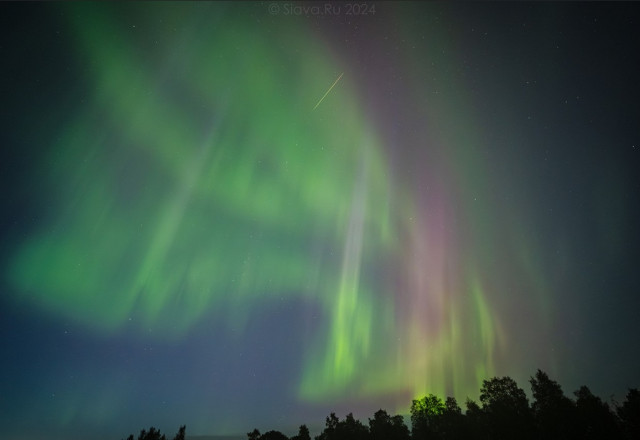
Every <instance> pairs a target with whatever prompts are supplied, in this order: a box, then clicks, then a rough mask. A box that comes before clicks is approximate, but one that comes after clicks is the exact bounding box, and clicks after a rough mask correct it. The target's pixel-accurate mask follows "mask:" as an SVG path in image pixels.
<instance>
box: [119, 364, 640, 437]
mask: <svg viewBox="0 0 640 440" xmlns="http://www.w3.org/2000/svg"><path fill="white" fill-rule="evenodd" d="M529 383H530V385H531V393H532V396H533V403H532V404H531V405H530V404H529V399H528V398H527V396H526V394H525V392H524V390H523V389H521V388H519V387H518V384H517V383H516V382H515V381H514V380H513V379H511V378H510V377H508V376H505V377H494V378H492V379H490V380H484V381H483V383H482V388H481V389H480V402H479V403H478V402H475V401H474V400H471V399H469V398H467V400H466V402H465V406H466V411H464V412H463V411H462V408H461V407H460V406H459V405H458V402H457V401H456V399H455V398H454V397H447V398H446V399H445V400H444V401H443V400H442V399H441V398H440V397H438V396H435V395H433V394H429V395H427V396H424V397H422V398H420V399H415V400H413V401H412V403H411V410H410V414H411V418H410V422H411V429H409V427H408V426H407V425H406V424H405V419H404V417H403V416H402V415H394V416H391V415H389V414H388V413H387V412H386V411H385V410H383V409H380V410H378V411H377V412H376V413H375V414H374V415H373V418H372V419H369V423H368V426H367V425H365V424H363V423H362V422H361V421H359V420H357V419H355V418H354V417H353V414H352V413H349V414H347V415H346V417H345V418H344V419H342V420H341V419H339V418H338V417H337V416H336V414H335V413H333V412H332V413H331V414H330V415H329V416H328V417H327V418H326V420H325V428H324V430H323V431H322V432H321V433H320V434H319V435H317V436H316V437H315V439H314V440H462V439H464V440H475V439H477V440H512V439H524V440H538V439H545V440H555V439H563V440H578V439H580V440H591V439H612V440H618V439H619V440H631V439H634V440H637V439H640V391H638V389H637V388H632V389H629V391H628V393H627V395H626V399H625V401H624V402H623V403H622V404H617V403H615V402H614V403H613V404H612V405H611V406H610V405H609V404H608V403H607V402H603V401H602V400H601V399H600V398H599V397H597V396H595V395H593V393H592V392H591V390H589V388H588V387H586V386H582V387H580V389H578V390H577V391H575V392H574V396H575V399H571V398H569V397H567V396H565V395H564V393H563V391H562V388H561V386H560V385H559V384H558V383H557V382H556V381H554V380H551V379H550V378H549V376H548V375H547V374H546V373H545V372H543V371H542V370H538V371H537V372H536V374H535V376H533V377H531V378H530V379H529ZM185 429H186V427H185V426H182V427H181V428H180V431H179V432H178V434H177V435H176V436H175V437H174V440H185ZM128 440H134V437H133V435H131V436H129V438H128ZM138 440H166V438H165V436H164V435H162V436H160V432H159V431H157V430H155V428H151V429H150V430H149V431H148V432H147V431H144V430H143V431H142V432H141V433H140V435H139V436H138ZM247 440H311V436H310V434H309V429H308V428H307V426H306V425H302V426H300V428H299V431H298V434H297V435H295V436H293V437H290V438H289V437H287V436H286V435H285V434H283V433H282V432H280V431H268V432H265V433H264V434H261V433H260V431H259V430H257V429H254V430H253V431H251V432H249V433H247Z"/></svg>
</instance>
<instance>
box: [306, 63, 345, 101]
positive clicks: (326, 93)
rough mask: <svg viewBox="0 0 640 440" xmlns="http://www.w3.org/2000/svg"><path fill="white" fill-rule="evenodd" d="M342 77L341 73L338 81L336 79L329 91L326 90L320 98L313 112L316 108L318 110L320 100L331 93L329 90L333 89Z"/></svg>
mask: <svg viewBox="0 0 640 440" xmlns="http://www.w3.org/2000/svg"><path fill="white" fill-rule="evenodd" d="M342 75H344V72H342V73H341V74H340V76H339V77H338V79H336V80H335V81H334V82H333V84H331V87H329V90H327V91H326V92H325V94H324V95H322V98H320V101H318V103H317V104H316V105H315V107H313V110H315V109H316V108H318V106H319V105H320V103H321V102H322V100H323V99H324V98H325V97H326V96H327V95H328V94H329V92H330V91H331V89H333V87H334V86H335V85H336V84H338V81H340V78H342Z"/></svg>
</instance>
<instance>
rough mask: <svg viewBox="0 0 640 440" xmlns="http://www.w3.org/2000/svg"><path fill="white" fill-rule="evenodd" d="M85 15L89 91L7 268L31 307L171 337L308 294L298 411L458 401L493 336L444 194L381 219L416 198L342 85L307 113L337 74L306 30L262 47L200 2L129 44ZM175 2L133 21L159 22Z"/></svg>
mask: <svg viewBox="0 0 640 440" xmlns="http://www.w3.org/2000/svg"><path fill="white" fill-rule="evenodd" d="M80 9H81V12H80V14H81V18H80V19H77V20H75V21H74V25H75V26H76V28H75V29H74V30H75V32H76V33H77V36H78V52H79V56H80V57H81V62H82V63H83V64H86V65H87V66H90V68H88V70H89V73H88V74H89V75H91V77H90V80H91V81H93V82H94V87H95V96H93V97H91V98H90V102H88V103H87V104H86V107H85V108H83V109H82V111H81V112H79V114H78V115H74V116H75V117H74V118H73V120H71V121H70V122H69V124H68V126H66V127H64V128H63V129H62V130H61V132H60V133H59V137H58V139H57V140H56V141H55V143H54V145H53V146H52V148H51V149H50V152H49V154H50V157H48V158H47V159H46V162H47V163H48V164H50V167H49V170H48V171H49V174H48V175H47V182H48V185H50V186H49V192H48V196H49V197H51V199H52V201H51V205H50V206H49V207H48V212H47V214H48V217H50V219H51V220H50V221H49V222H47V223H46V224H44V225H42V228H41V230H39V231H37V232H36V233H34V234H33V235H32V236H30V237H29V238H28V239H27V240H25V242H24V243H23V245H22V246H21V247H20V249H19V251H18V253H17V254H16V257H15V260H14V264H13V266H12V268H11V277H12V280H13V282H14V283H15V285H16V286H17V287H19V288H20V289H21V291H22V292H24V294H25V295H28V296H29V298H30V299H31V300H33V301H34V302H36V303H38V304H40V305H42V306H43V307H44V308H46V309H49V310H51V311H52V312H55V313H60V314H63V315H65V316H68V317H69V318H74V319H79V320H82V321H84V324H86V325H88V326H90V327H92V328H95V330H96V331H102V332H115V331H117V330H118V329H119V328H120V327H122V326H123V325H125V324H127V323H128V320H129V319H130V318H131V316H132V314H133V313H136V314H137V315H138V316H139V318H140V319H141V321H142V322H141V324H140V326H141V330H142V331H144V328H145V327H147V326H152V327H153V328H154V329H155V330H156V332H157V334H158V335H159V337H169V338H185V337H187V336H188V332H189V328H190V326H191V325H192V324H193V323H194V322H197V321H198V320H201V319H206V316H207V313H208V312H210V311H211V309H212V308H222V307H227V308H230V309H232V310H237V311H238V313H244V312H242V311H244V310H247V309H249V310H251V311H250V313H260V310H259V305H260V304H261V302H258V301H257V300H258V299H266V300H268V299H269V298H271V299H272V300H280V299H281V298H282V297H283V296H290V295H301V296H304V297H308V298H309V299H310V300H313V301H316V302H318V304H319V305H320V306H321V307H322V308H323V310H324V311H325V313H326V315H327V316H328V319H329V320H330V323H329V326H328V333H327V334H326V335H322V336H321V337H319V338H318V341H316V344H315V346H313V347H312V349H311V350H310V352H309V353H306V355H305V356H306V366H305V367H304V368H303V373H302V378H301V381H300V388H299V393H300V396H301V397H302V398H305V399H313V400H315V399H328V398H339V397H340V396H341V395H344V394H345V393H352V394H354V395H356V396H370V395H375V394H377V393H384V392H391V391H397V390H408V391H410V393H411V394H412V395H419V394H421V393H425V392H427V391H429V392H437V393H445V392H450V393H454V394H458V395H463V394H464V393H471V392H472V391H474V390H477V389H478V384H479V381H481V380H482V379H483V378H486V377H487V376H488V375H490V374H492V373H493V367H492V364H493V360H494V348H495V344H496V340H497V338H498V336H499V335H498V333H497V332H498V329H499V324H498V321H497V319H496V317H494V316H492V312H491V306H490V304H489V303H488V300H487V298H486V294H485V292H484V287H483V284H482V281H481V280H480V279H478V278H477V274H473V273H465V267H464V266H465V265H466V264H463V263H461V262H460V261H459V259H460V256H458V255H456V254H455V243H454V242H453V236H454V235H455V234H456V231H453V230H451V229H450V225H451V218H450V215H451V212H450V211H451V210H450V209H449V207H448V206H447V203H450V202H449V201H450V198H451V197H452V195H451V194H448V193H447V189H446V187H445V185H441V188H437V189H436V190H435V191H434V195H433V196H432V197H431V198H430V199H428V200H424V201H423V202H422V208H419V207H418V203H420V202H418V203H416V202H415V200H413V199H412V197H414V195H409V196H400V197H401V198H402V200H401V201H400V202H399V204H400V206H398V207H396V208H395V209H392V206H391V205H392V203H393V202H392V201H391V199H392V198H394V197H396V196H397V195H396V194H397V193H398V192H406V191H409V190H410V189H409V188H403V187H402V186H400V185H399V184H397V183H396V182H393V181H392V178H391V174H390V171H389V169H388V164H387V163H386V159H385V151H384V145H383V143H382V141H381V140H380V139H379V137H378V136H377V134H376V129H375V126H374V124H373V123H372V122H370V121H368V120H367V119H366V117H365V115H364V114H363V112H362V110H361V107H360V105H359V103H358V97H357V93H356V92H355V91H354V90H353V87H352V86H351V85H350V81H349V78H348V73H347V75H345V78H344V81H343V83H342V84H340V85H339V86H338V88H336V89H335V90H334V92H333V93H332V94H331V96H329V98H328V99H326V101H325V102H324V103H323V105H322V106H319V108H318V109H316V110H314V111H312V109H313V103H314V102H315V101H314V100H317V98H318V96H321V95H322V92H323V91H324V90H325V89H326V88H327V87H328V86H329V85H330V81H332V80H333V78H335V77H336V73H337V72H338V71H339V70H340V68H341V67H340V65H339V60H336V59H335V57H333V56H332V55H331V53H330V52H329V51H328V50H326V49H325V48H323V47H322V45H321V42H317V41H315V39H314V35H313V34H312V33H310V32H308V31H305V30H304V28H301V27H300V26H299V25H294V26H291V29H288V32H287V33H285V34H284V35H264V34H262V35H261V34H260V29H259V28H258V29H255V28H250V27H249V26H248V24H247V23H246V20H243V19H242V18H238V17H233V14H231V16H227V15H223V16H221V18H220V19H219V21H218V22H217V23H216V22H213V23H212V22H211V21H210V20H211V18H210V17H207V19H206V20H204V19H202V18H198V16H197V14H198V12H197V11H198V8H194V9H195V10H194V11H193V12H192V13H190V14H188V15H185V16H182V17H180V18H178V19H174V20H178V22H176V23H175V24H174V25H175V26H178V27H180V28H181V29H189V30H188V31H186V35H184V36H182V35H175V36H173V37H172V38H173V40H172V42H168V41H165V42H159V41H158V40H155V39H156V38H158V39H161V38H162V36H161V35H155V34H154V33H153V30H152V31H151V32H147V31H145V33H144V35H143V36H142V37H136V35H135V34H133V35H131V36H130V38H127V39H125V38H124V37H123V36H122V35H123V32H122V29H120V28H121V27H122V26H125V24H124V23H118V22H116V20H115V19H114V18H112V17H110V16H109V15H108V14H105V13H104V11H98V10H96V9H95V8H93V7H91V8H80ZM177 9H180V8H179V7H176V6H166V7H161V8H158V9H157V10H155V9H154V10H149V11H147V16H146V17H145V18H144V23H145V24H146V23H154V24H156V25H157V26H159V27H162V26H164V27H170V26H171V20H170V19H167V17H168V16H172V15H173V14H172V13H173V12H174V11H175V10H177ZM180 20H185V21H187V24H186V25H185V23H182V22H180ZM127 24H128V23H127ZM145 24H138V25H137V26H145ZM183 39H188V41H189V46H190V47H189V49H187V50H184V48H183V46H179V44H178V43H179V42H180V41H183ZM281 39H283V40H281ZM173 41H176V42H178V43H173ZM296 41H297V43H295V44H294V45H293V46H294V47H292V42H296ZM284 43H286V44H287V45H288V46H289V47H288V48H287V51H282V50H279V49H278V48H279V47H282V45H283V44H284ZM295 46H297V47H295ZM425 147H428V145H425ZM429 168H430V167H429V165H428V164H427V166H426V167H425V170H424V173H425V175H428V174H429V172H430V171H429ZM417 196H418V197H419V196H420V195H417ZM393 211H395V212H393ZM398 262H401V264H398ZM465 263H466V262H465ZM384 271H387V272H388V271H396V272H397V275H398V277H397V278H398V279H399V280H403V281H404V282H403V283H401V284H400V285H394V284H393V283H390V282H388V280H385V279H382V280H381V279H380V276H379V274H380V273H382V272H384ZM456 280H461V281H456ZM465 298H468V299H466V300H465ZM253 304H257V305H256V307H254V308H252V305H253ZM231 316H234V317H236V316H237V313H233V312H231ZM403 405H407V402H404V403H403Z"/></svg>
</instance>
